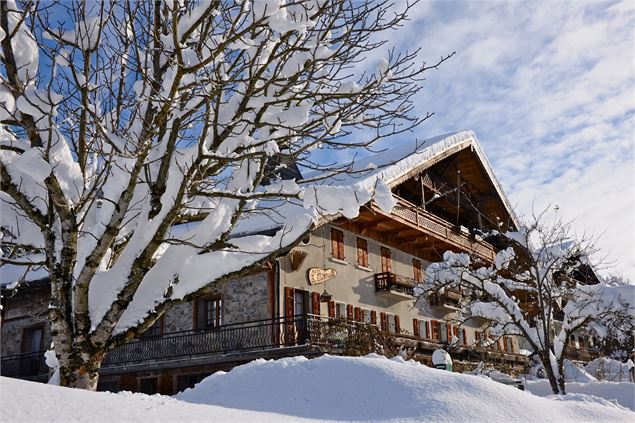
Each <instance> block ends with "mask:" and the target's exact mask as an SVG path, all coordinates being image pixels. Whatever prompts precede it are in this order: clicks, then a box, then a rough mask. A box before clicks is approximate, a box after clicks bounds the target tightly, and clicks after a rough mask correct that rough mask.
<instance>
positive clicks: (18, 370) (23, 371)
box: [0, 351, 49, 379]
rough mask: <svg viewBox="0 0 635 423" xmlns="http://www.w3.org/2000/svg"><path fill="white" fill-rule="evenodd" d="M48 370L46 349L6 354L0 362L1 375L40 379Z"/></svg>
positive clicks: (46, 374)
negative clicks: (45, 355) (45, 356)
mask: <svg viewBox="0 0 635 423" xmlns="http://www.w3.org/2000/svg"><path fill="white" fill-rule="evenodd" d="M48 372H49V368H48V366H47V365H46V361H45V359H44V351H40V352H33V353H26V354H16V355H8V356H4V357H2V362H1V363H0V375H2V376H6V377H16V378H21V379H40V378H45V377H46V376H48Z"/></svg>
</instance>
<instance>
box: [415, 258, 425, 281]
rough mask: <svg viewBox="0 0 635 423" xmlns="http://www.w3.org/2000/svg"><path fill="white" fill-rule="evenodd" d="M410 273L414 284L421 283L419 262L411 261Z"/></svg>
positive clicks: (421, 275)
mask: <svg viewBox="0 0 635 423" xmlns="http://www.w3.org/2000/svg"><path fill="white" fill-rule="evenodd" d="M412 273H413V276H414V280H415V282H423V272H422V271H421V260H418V259H416V258H413V259H412Z"/></svg>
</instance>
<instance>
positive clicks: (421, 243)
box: [1, 131, 527, 394]
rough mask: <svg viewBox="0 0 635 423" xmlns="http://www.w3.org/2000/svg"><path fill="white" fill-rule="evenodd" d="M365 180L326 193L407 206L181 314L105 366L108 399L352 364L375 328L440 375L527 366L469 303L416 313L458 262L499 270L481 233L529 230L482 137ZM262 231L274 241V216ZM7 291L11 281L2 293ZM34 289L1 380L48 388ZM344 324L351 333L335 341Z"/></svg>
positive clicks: (382, 166) (424, 151)
mask: <svg viewBox="0 0 635 423" xmlns="http://www.w3.org/2000/svg"><path fill="white" fill-rule="evenodd" d="M356 169H357V170H358V172H355V175H354V176H353V175H339V176H337V177H333V178H332V179H330V180H327V181H326V182H325V183H329V184H340V185H347V184H364V183H372V181H376V180H377V178H381V179H382V180H383V181H384V182H385V184H386V185H387V186H388V187H389V188H390V189H391V191H392V194H393V195H394V199H395V200H396V205H395V206H394V208H393V209H392V211H391V212H387V211H385V210H384V209H382V208H380V207H379V206H378V205H377V204H376V203H375V202H372V201H371V202H369V203H368V204H366V205H365V206H364V207H363V208H362V210H361V212H360V213H359V215H358V216H357V217H355V218H350V219H349V218H346V217H344V216H343V215H336V216H329V218H328V219H326V218H325V219H324V220H323V221H322V222H320V223H319V224H318V225H317V226H316V228H315V230H313V231H312V233H311V234H310V235H308V236H307V237H306V238H305V239H303V240H302V241H301V242H300V243H299V244H298V245H297V246H295V247H294V248H292V249H291V250H290V251H288V252H286V253H285V254H283V255H281V256H279V257H278V258H277V259H276V260H273V261H272V262H270V263H268V265H267V266H264V267H262V268H260V269H257V270H255V271H253V272H252V273H251V274H249V275H247V276H245V277H242V278H240V279H235V280H232V281H230V282H228V283H226V284H224V285H222V286H220V287H219V288H218V289H215V290H214V291H213V292H211V293H210V294H209V295H207V296H205V297H203V298H199V299H197V300H196V301H194V302H189V303H183V304H180V305H178V306H176V307H174V308H173V309H171V310H169V311H168V312H167V313H165V314H164V315H163V317H162V318H161V319H160V320H159V321H158V322H157V323H156V324H155V325H154V326H153V327H151V328H150V329H149V330H148V331H146V332H145V333H144V334H143V336H142V337H141V338H140V339H137V340H134V341H132V342H130V343H128V344H125V345H123V346H121V347H118V348H116V349H115V350H113V351H111V352H110V353H109V354H108V355H107V357H106V359H105V362H104V365H103V368H102V371H101V376H100V384H99V389H104V390H111V391H117V390H131V391H142V392H146V393H155V392H160V393H164V394H172V393H175V392H178V391H180V390H183V389H185V388H186V387H188V386H192V385H193V384H194V383H196V382H197V381H199V380H200V379H202V378H203V377H205V376H206V375H208V374H210V373H212V372H215V371H218V370H228V369H230V368H232V367H234V366H236V365H238V364H242V363H245V362H247V361H250V360H253V359H255V358H278V357H284V356H292V355H306V356H316V355H319V354H323V353H325V352H328V353H334V354H338V353H339V354H342V353H346V348H347V345H350V344H348V343H347V340H350V338H351V337H353V336H354V335H355V333H357V332H356V331H360V330H361V329H359V328H362V327H375V328H376V329H377V332H378V333H380V334H382V336H383V337H384V339H386V340H387V343H388V344H390V345H391V346H392V347H394V348H395V350H400V351H401V352H402V353H403V354H408V356H409V357H412V358H414V359H416V360H420V361H424V362H430V357H431V354H432V352H433V351H434V350H435V349H438V348H444V349H449V350H451V352H452V355H453V357H454V361H455V368H457V367H458V369H459V370H461V368H463V369H467V368H470V366H473V365H474V364H475V363H478V362H479V361H481V360H485V361H490V362H496V363H497V364H498V365H499V366H506V367H507V368H509V369H512V370H513V369H516V370H522V368H523V366H524V365H525V364H526V362H527V358H526V356H524V355H522V354H520V353H519V345H518V340H516V339H514V338H512V337H505V338H501V339H499V340H498V341H497V342H486V343H485V342H484V340H486V339H487V337H488V335H489V334H488V333H487V331H486V330H485V328H486V326H487V322H485V321H481V320H477V319H473V320H469V321H467V322H462V323H461V324H457V319H456V315H455V314H456V310H457V307H456V306H457V303H458V301H459V300H460V299H461V295H462V294H461V292H460V291H458V290H457V291H450V290H446V291H445V292H442V293H441V292H439V293H438V294H437V295H436V296H435V297H434V298H433V300H432V301H430V302H429V304H420V303H415V287H416V284H417V282H420V281H422V280H423V278H424V276H425V269H426V267H427V265H428V264H429V263H431V262H434V261H438V260H441V257H442V255H443V253H444V252H445V251H446V250H453V251H469V252H472V253H474V254H477V255H479V256H480V257H482V258H483V259H484V260H492V259H493V258H494V254H495V248H494V246H493V245H491V244H489V243H488V242H486V241H484V240H483V239H482V238H481V237H480V236H479V233H481V231H489V230H492V229H497V230H501V231H505V230H508V229H514V228H516V227H517V225H518V223H517V221H516V217H515V216H514V213H513V211H512V209H511V207H510V206H509V203H508V201H507V199H506V198H505V195H504V194H503V192H502V190H501V187H500V185H499V183H498V181H497V180H496V177H495V176H494V174H493V172H492V168H491V166H490V164H489V162H488V161H487V159H486V157H485V155H484V154H483V151H482V149H481V146H480V145H479V143H478V141H477V139H476V137H475V135H474V134H473V133H472V132H469V131H468V132H458V133H455V134H450V135H444V136H440V137H436V138H433V139H430V140H427V141H425V142H420V143H416V144H406V145H401V146H400V147H399V148H395V149H391V150H390V151H387V152H383V153H377V154H376V155H374V156H371V157H369V158H366V159H364V160H361V161H359V162H358V163H357V164H356ZM291 173H293V174H294V176H295V175H297V172H291ZM250 226H252V227H258V228H259V230H261V231H262V230H270V229H275V227H276V217H274V216H268V219H266V221H265V220H264V219H263V221H262V222H256V223H254V222H251V225H250ZM8 279H10V278H7V277H5V276H2V282H3V283H5V284H6V283H9V282H11V280H8ZM31 279H33V280H32V281H30V282H29V283H28V284H27V285H28V287H27V288H21V289H19V290H18V291H17V292H15V293H13V294H11V293H9V291H8V290H6V289H5V290H4V292H3V308H2V349H1V353H2V368H1V371H2V374H3V375H6V376H13V377H22V378H30V379H34V380H45V379H46V376H47V368H46V366H45V364H44V359H43V354H42V351H43V350H44V349H46V347H47V346H48V345H49V344H50V334H49V328H48V325H47V324H46V322H47V320H46V307H47V302H48V298H47V296H48V285H47V283H46V280H45V279H41V278H40V279H39V280H37V278H31ZM333 321H338V322H342V325H340V326H337V327H338V329H336V330H329V327H330V326H329V325H330V324H331V322H333ZM356 328H357V329H356ZM485 345H488V346H485Z"/></svg>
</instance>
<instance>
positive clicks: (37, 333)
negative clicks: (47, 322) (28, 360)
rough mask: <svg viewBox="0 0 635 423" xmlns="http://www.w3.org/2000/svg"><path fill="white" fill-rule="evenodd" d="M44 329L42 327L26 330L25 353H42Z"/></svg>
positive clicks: (23, 345)
mask: <svg viewBox="0 0 635 423" xmlns="http://www.w3.org/2000/svg"><path fill="white" fill-rule="evenodd" d="M43 338H44V327H43V326H42V325H38V326H33V327H30V328H25V329H24V331H23V332H22V346H21V350H22V352H23V353H30V352H40V351H42V350H43V349H44V348H43V345H42V344H43V342H42V341H43Z"/></svg>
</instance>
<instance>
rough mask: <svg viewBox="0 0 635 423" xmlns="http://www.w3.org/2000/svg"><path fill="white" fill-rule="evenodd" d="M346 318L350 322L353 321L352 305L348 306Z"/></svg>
mask: <svg viewBox="0 0 635 423" xmlns="http://www.w3.org/2000/svg"><path fill="white" fill-rule="evenodd" d="M346 318H347V319H348V320H353V306H352V305H350V304H347V305H346Z"/></svg>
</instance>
